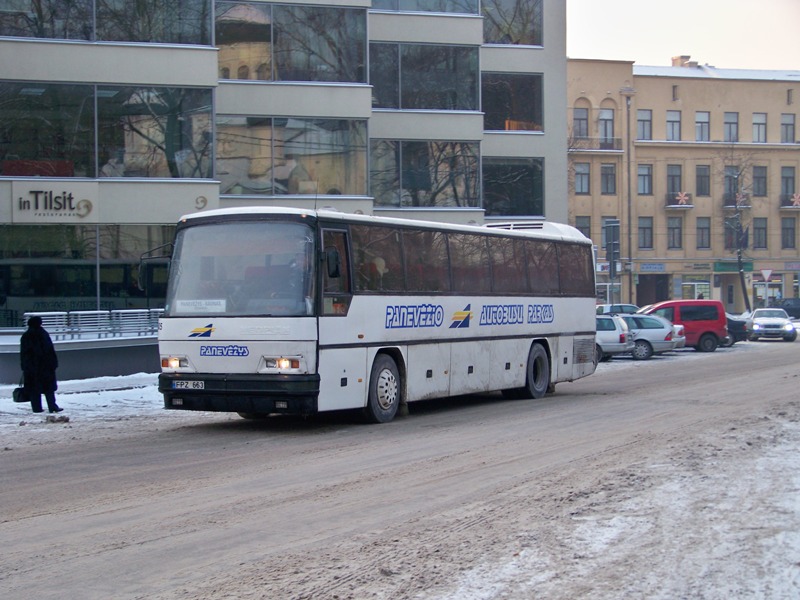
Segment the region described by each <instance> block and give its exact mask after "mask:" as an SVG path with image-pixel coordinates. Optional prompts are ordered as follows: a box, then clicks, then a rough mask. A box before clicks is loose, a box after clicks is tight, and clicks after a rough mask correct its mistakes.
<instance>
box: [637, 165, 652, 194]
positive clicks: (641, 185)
mask: <svg viewBox="0 0 800 600" xmlns="http://www.w3.org/2000/svg"><path fill="white" fill-rule="evenodd" d="M636 192H637V193H638V194H639V195H640V196H652V195H653V165H639V166H638V167H637V176H636Z"/></svg>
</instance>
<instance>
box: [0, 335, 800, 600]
mask: <svg viewBox="0 0 800 600" xmlns="http://www.w3.org/2000/svg"><path fill="white" fill-rule="evenodd" d="M799 350H800V344H785V343H783V342H774V343H771V342H762V343H745V344H736V345H735V346H734V347H733V348H730V349H720V350H718V351H717V352H716V353H714V354H707V355H705V354H698V353H695V352H692V351H687V352H681V353H679V355H673V356H668V357H659V358H656V359H653V360H652V361H648V362H633V361H631V360H628V359H615V360H613V361H611V362H610V363H604V364H601V365H600V367H599V369H598V373H596V374H595V375H594V376H592V377H589V378H587V379H584V380H581V381H578V382H575V383H572V384H561V385H559V387H558V389H557V392H556V394H555V395H553V396H548V397H547V398H546V399H544V400H542V401H504V400H500V399H499V398H466V399H461V400H460V401H458V402H456V401H447V402H435V403H426V404H424V405H421V406H418V407H416V408H412V411H411V414H410V416H408V417H405V418H400V419H398V420H396V421H395V422H393V423H391V424H388V425H384V426H364V425H358V424H355V423H353V421H352V420H351V419H349V418H347V417H343V416H336V417H328V418H324V419H314V420H310V421H303V420H300V419H274V420H271V421H266V422H247V421H243V420H241V419H239V418H238V417H235V416H233V417H232V416H226V415H213V414H191V413H180V412H166V411H163V409H161V400H160V397H159V396H158V394H157V393H156V390H155V385H154V384H155V376H153V375H141V376H134V377H129V378H114V379H108V380H92V381H90V382H64V383H63V384H62V385H61V396H60V399H59V401H60V403H61V404H62V405H63V406H64V407H65V408H66V409H67V410H66V411H65V413H63V414H64V415H67V416H69V417H70V421H69V422H68V423H44V422H43V419H42V418H41V417H40V416H34V415H31V414H30V413H29V412H26V411H25V409H24V407H21V406H17V405H13V404H12V403H11V401H10V400H9V399H8V398H9V397H10V389H11V388H10V387H8V386H6V387H2V388H0V398H2V399H3V400H2V404H0V408H1V409H2V410H0V435H2V440H3V441H2V444H0V446H2V448H3V449H4V451H3V452H2V453H0V473H2V486H1V487H0V511H1V513H0V514H1V515H2V517H1V518H0V539H2V540H3V541H4V545H5V546H6V548H5V551H4V558H3V560H2V564H3V568H2V569H0V594H2V597H3V598H6V599H8V598H10V599H18V598H19V599H23V598H32V597H35V598H64V597H80V598H104V599H105V598H112V597H113V598H164V599H167V598H170V599H173V598H193V599H194V598H215V599H216V598H239V599H247V598H276V599H284V598H297V599H301V598H314V599H317V598H323V599H327V598H330V599H333V598H341V599H343V598H352V599H356V600H360V599H362V598H379V599H387V600H388V599H398V598H409V599H410V598H416V599H421V600H445V599H447V600H477V599H486V600H489V599H501V598H503V599H518V598H537V599H551V598H558V599H562V598H563V599H567V598H570V599H572V598H609V599H611V598H623V597H625V598H628V597H630V598H664V599H668V598H669V599H672V598H703V599H717V598H719V599H723V598H725V599H727V598H770V599H772V598H778V599H782V598H786V599H789V598H797V597H799V596H800V493H798V492H800V476H798V474H797V468H796V464H797V454H798V449H800V398H798V393H797V390H798V383H800V369H798V367H797V362H798V361H797V359H798V351H799ZM113 388H125V389H116V390H115V391H112V389H113ZM87 389H92V390H106V391H87Z"/></svg>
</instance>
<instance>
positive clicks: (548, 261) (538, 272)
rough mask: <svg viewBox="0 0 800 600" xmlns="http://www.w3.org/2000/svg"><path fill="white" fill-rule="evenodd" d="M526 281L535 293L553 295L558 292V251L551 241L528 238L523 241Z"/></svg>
mask: <svg viewBox="0 0 800 600" xmlns="http://www.w3.org/2000/svg"><path fill="white" fill-rule="evenodd" d="M525 251H526V260H527V264H528V281H529V282H530V285H531V289H532V291H533V293H534V294H535V295H542V296H555V295H557V294H558V292H559V284H558V253H557V251H556V245H555V244H554V243H553V242H545V241H543V240H528V241H526V243H525Z"/></svg>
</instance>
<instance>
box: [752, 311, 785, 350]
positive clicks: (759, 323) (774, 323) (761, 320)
mask: <svg viewBox="0 0 800 600" xmlns="http://www.w3.org/2000/svg"><path fill="white" fill-rule="evenodd" d="M746 327H747V335H748V336H749V338H750V339H751V340H753V341H755V340H757V339H759V338H762V337H765V338H783V339H784V340H785V341H787V342H793V341H795V340H796V339H797V330H796V329H795V328H794V324H793V323H792V320H791V319H790V318H789V315H787V314H786V311H785V310H783V309H782V308H757V309H756V310H754V311H753V314H751V315H750V318H748V319H747V324H746Z"/></svg>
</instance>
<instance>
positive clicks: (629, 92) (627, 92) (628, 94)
mask: <svg viewBox="0 0 800 600" xmlns="http://www.w3.org/2000/svg"><path fill="white" fill-rule="evenodd" d="M620 93H621V94H622V95H623V96H625V117H626V129H627V131H626V137H625V168H626V171H627V176H626V178H625V179H626V180H627V195H628V198H627V200H628V206H627V208H628V211H627V218H626V221H628V228H627V236H628V240H627V241H628V259H627V265H628V304H633V210H632V204H633V201H632V191H631V186H632V183H631V99H632V98H633V95H634V94H635V93H636V90H635V89H633V88H632V87H624V88H622V89H621V90H620Z"/></svg>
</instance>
